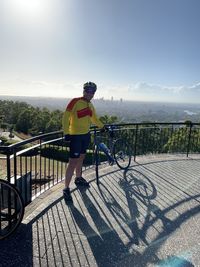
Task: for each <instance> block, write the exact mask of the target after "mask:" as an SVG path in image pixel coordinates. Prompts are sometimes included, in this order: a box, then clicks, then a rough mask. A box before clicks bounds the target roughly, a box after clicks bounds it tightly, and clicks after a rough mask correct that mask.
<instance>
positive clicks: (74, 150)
mask: <svg viewBox="0 0 200 267" xmlns="http://www.w3.org/2000/svg"><path fill="white" fill-rule="evenodd" d="M89 143H90V133H87V134H77V135H71V136H70V152H69V157H70V158H79V157H80V154H85V153H86V150H87V149H88V146H89Z"/></svg>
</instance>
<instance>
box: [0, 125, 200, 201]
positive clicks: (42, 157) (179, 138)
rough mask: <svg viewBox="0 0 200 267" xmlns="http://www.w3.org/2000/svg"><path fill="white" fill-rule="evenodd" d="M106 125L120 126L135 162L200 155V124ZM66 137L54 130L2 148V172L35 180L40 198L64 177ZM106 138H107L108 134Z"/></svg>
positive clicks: (66, 148)
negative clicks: (156, 156)
mask: <svg viewBox="0 0 200 267" xmlns="http://www.w3.org/2000/svg"><path fill="white" fill-rule="evenodd" d="M106 126H116V129H115V131H116V136H118V137H122V138H123V137H124V138H127V140H128V142H129V143H130V146H131V148H132V153H133V154H132V156H133V158H134V160H136V156H138V155H141V154H146V153H166V151H167V153H169V152H172V153H173V152H181V153H185V154H186V156H188V155H189V153H191V151H195V152H200V151H199V150H200V144H199V143H198V140H199V138H196V136H197V134H198V136H200V127H199V126H200V123H189V122H187V123H183V122H145V123H141V122H138V123H118V124H106ZM181 126H183V127H181ZM97 129H98V128H97V127H95V126H92V127H91V133H92V134H93V132H94V131H96V130H97ZM182 129H183V130H182ZM99 134H101V133H99ZM63 136H64V134H63V132H62V131H54V132H50V133H44V134H40V135H38V136H35V137H32V138H29V139H26V140H23V141H20V142H18V143H15V144H11V145H9V146H0V152H2V154H5V157H4V158H3V159H2V158H0V160H1V164H0V173H2V176H5V177H7V180H10V179H11V177H14V178H15V182H16V180H17V179H18V177H31V178H30V179H31V181H30V183H31V184H30V183H29V184H28V186H29V187H31V186H33V183H36V186H35V187H34V188H35V189H34V190H35V191H34V197H35V196H37V195H38V193H40V192H42V191H45V190H47V189H48V188H50V187H51V186H52V185H54V184H55V183H57V182H59V181H61V180H62V179H63V178H64V172H65V164H66V162H67V160H68V158H67V157H68V156H67V155H68V150H69V149H68V145H67V144H66V143H65V142H64V140H63ZM173 137H174V139H173ZM103 138H106V134H105V135H103ZM197 139H198V140H197ZM169 140H170V142H168V141H169ZM28 144H30V146H29V147H28V146H26V147H24V146H25V145H28ZM89 151H90V153H88V154H89V157H90V158H89V161H88V162H91V163H89V164H91V166H94V162H93V160H94V155H93V154H92V151H93V150H92V144H91V146H90V148H89ZM102 160H103V159H102ZM92 164H93V165H92ZM27 173H30V176H27ZM26 179H28V178H26ZM44 181H45V183H43V182H44ZM23 187H24V185H23V186H22V188H23Z"/></svg>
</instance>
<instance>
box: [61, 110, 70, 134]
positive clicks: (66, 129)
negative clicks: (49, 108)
mask: <svg viewBox="0 0 200 267" xmlns="http://www.w3.org/2000/svg"><path fill="white" fill-rule="evenodd" d="M69 117H70V112H69V111H68V110H65V112H64V114H63V117H62V128H63V132H64V135H66V134H69Z"/></svg>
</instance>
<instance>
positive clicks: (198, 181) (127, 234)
mask: <svg viewBox="0 0 200 267" xmlns="http://www.w3.org/2000/svg"><path fill="white" fill-rule="evenodd" d="M84 176H85V177H87V179H88V180H89V181H90V188H89V189H87V190H84V189H81V188H76V187H75V186H74V184H73V183H72V187H71V189H72V196H73V200H74V203H73V205H66V203H65V202H64V199H63V197H62V188H63V183H59V184H58V185H56V186H54V187H53V188H51V189H50V190H48V191H47V192H46V193H44V194H42V195H41V196H40V197H39V198H37V199H35V200H34V201H33V202H32V203H31V204H30V205H28V206H27V208H26V214H25V217H24V220H23V222H22V224H21V226H20V227H19V229H18V230H17V232H16V233H15V234H14V235H13V236H12V237H10V238H8V239H7V240H4V241H1V242H0V266H7V267H8V266H18V267H19V266H23V267H24V266H29V267H30V266H42V267H43V266H84V267H85V266H91V267H95V266H102V267H111V266H115V267H124V266H130V267H132V266H134V267H146V266H148V267H150V266H187V267H189V266H195V267H198V266H200V253H199V251H200V227H199V225H200V156H199V155H192V154H191V155H190V156H189V157H188V158H187V157H186V156H185V155H180V154H179V155H158V156H156V155H154V156H138V157H137V161H136V162H132V165H131V167H130V169H129V170H128V171H127V172H124V171H122V170H119V169H118V167H117V166H105V167H104V168H101V169H100V184H99V186H97V184H96V179H95V172H94V171H93V170H87V171H86V172H84ZM179 264H180V265H179Z"/></svg>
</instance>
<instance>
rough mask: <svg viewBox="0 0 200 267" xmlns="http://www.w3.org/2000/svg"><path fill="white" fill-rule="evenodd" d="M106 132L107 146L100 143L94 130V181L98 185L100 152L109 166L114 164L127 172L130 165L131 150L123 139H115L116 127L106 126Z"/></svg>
mask: <svg viewBox="0 0 200 267" xmlns="http://www.w3.org/2000/svg"><path fill="white" fill-rule="evenodd" d="M105 129H106V132H107V133H108V137H109V138H108V146H107V145H106V144H105V143H103V142H100V141H99V140H98V137H97V133H99V132H101V131H97V130H96V129H94V145H95V164H96V180H97V184H98V183H99V173H98V166H99V154H100V152H101V153H102V152H103V153H104V154H105V155H106V157H107V161H108V162H109V164H110V165H113V164H114V163H116V164H117V166H118V167H119V168H120V169H123V170H127V169H128V168H129V166H130V164H131V149H130V145H129V144H128V143H127V142H126V140H124V139H123V138H115V131H116V130H117V128H116V126H112V125H111V126H107V127H106V128H105Z"/></svg>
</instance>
